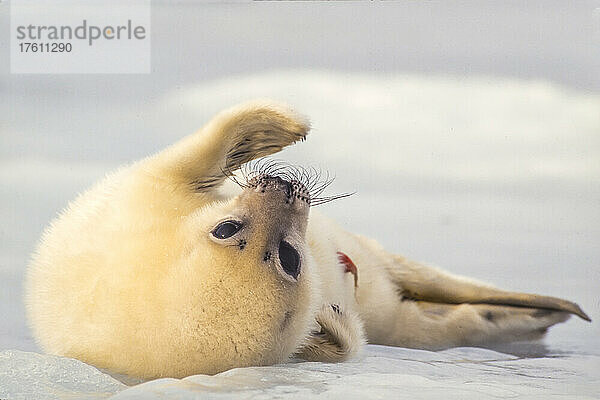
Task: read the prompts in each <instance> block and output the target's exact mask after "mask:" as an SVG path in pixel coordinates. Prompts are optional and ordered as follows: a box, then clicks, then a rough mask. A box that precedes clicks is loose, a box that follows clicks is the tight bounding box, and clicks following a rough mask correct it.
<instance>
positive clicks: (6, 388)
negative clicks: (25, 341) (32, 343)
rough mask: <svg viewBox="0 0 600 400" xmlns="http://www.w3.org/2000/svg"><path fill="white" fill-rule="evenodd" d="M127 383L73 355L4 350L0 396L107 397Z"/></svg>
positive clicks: (0, 363) (0, 370)
mask: <svg viewBox="0 0 600 400" xmlns="http://www.w3.org/2000/svg"><path fill="white" fill-rule="evenodd" d="M125 388H126V386H125V385H124V384H122V383H121V382H119V381H117V380H115V379H114V378H111V377H110V376H109V375H106V374H104V373H102V372H100V371H99V370H98V369H96V368H94V367H92V366H90V365H87V364H84V363H82V362H81V361H78V360H74V359H71V358H65V357H57V356H51V355H45V354H37V353H31V352H24V351H19V350H5V351H2V352H0V399H10V400H13V399H14V400H18V399H23V400H25V399H27V400H29V399H86V400H87V399H89V400H92V399H104V398H107V397H108V396H110V395H112V394H114V393H117V392H119V391H121V390H123V389H125Z"/></svg>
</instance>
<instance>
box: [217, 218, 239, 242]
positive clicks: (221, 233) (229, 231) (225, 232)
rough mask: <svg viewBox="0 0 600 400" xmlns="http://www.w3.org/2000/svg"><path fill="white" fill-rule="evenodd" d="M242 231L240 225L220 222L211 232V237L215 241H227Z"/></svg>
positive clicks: (235, 222)
mask: <svg viewBox="0 0 600 400" xmlns="http://www.w3.org/2000/svg"><path fill="white" fill-rule="evenodd" d="M240 229H242V224H240V223H239V222H237V221H225V222H221V223H220V224H219V225H217V227H216V228H215V229H213V231H212V235H213V236H214V237H216V238H217V239H227V238H230V237H232V236H233V235H235V234H236V233H237V231H239V230H240Z"/></svg>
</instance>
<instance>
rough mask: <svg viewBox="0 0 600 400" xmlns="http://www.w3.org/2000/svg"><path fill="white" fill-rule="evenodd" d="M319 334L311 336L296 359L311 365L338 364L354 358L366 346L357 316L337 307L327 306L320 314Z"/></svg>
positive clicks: (318, 319)
mask: <svg viewBox="0 0 600 400" xmlns="http://www.w3.org/2000/svg"><path fill="white" fill-rule="evenodd" d="M316 319H317V323H318V326H319V330H317V331H314V332H311V334H310V335H309V337H308V338H307V340H306V343H305V344H304V345H303V347H302V348H301V349H300V351H299V352H298V353H297V356H298V357H300V358H303V359H305V360H308V361H322V362H339V361H344V360H347V359H349V358H351V357H352V356H354V355H355V354H356V353H358V351H359V350H360V348H361V347H362V345H363V344H364V343H365V339H364V334H363V327H362V323H361V322H360V319H359V318H358V316H357V315H355V314H354V313H353V312H351V311H349V310H342V308H341V307H340V306H338V305H337V304H331V305H324V306H323V307H322V308H321V310H320V311H319V313H318V314H317V317H316Z"/></svg>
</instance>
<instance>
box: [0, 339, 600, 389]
mask: <svg viewBox="0 0 600 400" xmlns="http://www.w3.org/2000/svg"><path fill="white" fill-rule="evenodd" d="M599 366H600V357H598V356H589V355H569V356H557V355H553V356H548V357H536V358H522V357H518V356H513V355H508V354H503V353H499V352H496V351H492V350H486V349H478V348H456V349H451V350H446V351H441V352H429V351H423V350H411V349H401V348H392V347H385V346H375V345H369V346H367V348H366V350H365V352H364V354H363V355H362V356H361V357H359V358H358V359H356V360H352V361H348V362H345V363H337V364H325V363H317V362H292V363H288V364H284V365H274V366H269V367H250V368H237V369H232V370H229V371H226V372H223V373H221V374H218V375H214V376H209V375H195V376H190V377H187V378H184V379H171V378H164V379H157V380H153V381H149V382H146V383H142V384H139V385H137V386H133V387H127V386H125V385H124V384H122V383H120V382H118V381H116V380H115V379H113V378H112V377H110V376H109V375H106V374H103V373H101V372H100V371H98V370H97V369H95V368H93V367H91V366H88V365H86V364H84V363H82V362H80V361H77V360H72V359H68V358H63V357H55V356H49V355H40V354H36V353H28V352H21V351H4V352H1V353H0V382H2V383H3V384H2V387H1V388H0V398H2V399H15V400H16V399H41V398H43V399H72V398H77V399H106V398H109V399H115V400H126V399H127V400H134V399H140V400H142V399H180V400H187V399H197V398H211V399H249V398H252V399H273V398H280V399H306V398H323V399H387V398H399V397H400V398H437V397H442V396H443V397H444V399H446V400H451V399H464V398H478V399H480V400H483V399H497V398H513V397H518V398H520V399H546V398H549V397H552V398H553V399H571V398H573V397H577V398H578V399H586V398H589V399H593V398H599V397H600V369H599V368H598V367H599Z"/></svg>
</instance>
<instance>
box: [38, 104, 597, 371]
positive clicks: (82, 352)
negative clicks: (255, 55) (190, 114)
mask: <svg viewBox="0 0 600 400" xmlns="http://www.w3.org/2000/svg"><path fill="white" fill-rule="evenodd" d="M308 129H309V125H308V122H307V121H306V120H305V119H304V118H302V117H300V116H298V115H297V114H295V113H294V112H293V111H291V110H290V109H289V108H286V107H284V106H280V105H275V104H272V103H269V102H253V103H249V104H244V105H241V106H238V107H235V108H233V109H231V110H227V111H225V112H223V113H221V114H219V115H218V116H216V117H215V118H214V119H213V120H212V121H211V122H210V123H209V124H207V125H206V126H205V127H204V128H203V129H202V130H200V131H199V132H198V133H196V134H194V135H191V136H189V137H187V138H184V139H182V140H181V141H180V142H178V143H176V144H174V145H173V146H171V147H169V148H167V149H165V150H164V151H162V152H160V153H158V154H156V155H154V156H151V157H148V158H146V159H144V160H141V161H139V162H137V163H135V164H133V165H131V166H128V167H125V168H122V169H121V170H119V171H117V172H115V173H113V174H111V175H109V176H107V177H106V178H105V179H104V180H103V181H101V182H100V183H98V184H97V185H96V186H94V187H93V188H92V189H90V190H89V191H87V192H86V193H84V194H83V195H81V196H80V197H78V198H77V199H76V200H75V201H74V202H72V203H71V204H70V205H69V206H68V207H67V209H66V210H65V211H64V212H63V213H62V214H61V215H60V216H59V217H58V218H57V219H56V220H55V221H54V222H53V223H52V224H51V225H50V227H49V228H48V229H47V230H46V232H45V233H44V235H43V237H42V239H41V242H40V245H39V247H38V249H37V251H36V253H35V255H34V257H33V261H32V263H31V266H30V269H29V271H28V278H27V284H26V303H27V308H28V314H29V320H30V322H31V327H32V329H33V332H34V335H35V337H36V338H37V340H38V341H39V343H40V344H41V346H42V347H43V348H44V349H45V350H46V351H48V352H51V353H54V354H61V355H66V356H71V357H75V358H79V359H81V360H83V361H86V362H88V363H92V364H94V365H97V366H99V367H103V368H107V369H109V370H112V371H114V372H117V373H123V374H128V375H132V376H138V377H144V378H151V377H159V376H173V377H182V376H186V375H190V374H194V373H209V374H210V373H216V372H219V371H223V370H225V369H228V368H232V367H237V366H246V365H264V364H271V363H276V362H281V361H285V360H286V359H287V358H288V357H289V356H290V355H292V354H295V353H297V354H300V355H301V356H304V357H305V358H308V359H320V360H326V361H338V360H343V359H346V358H347V357H349V356H352V355H353V354H355V353H357V352H358V351H359V349H360V347H361V345H362V343H363V342H364V340H365V339H364V336H365V334H366V337H367V339H368V341H369V342H372V343H380V344H390V345H395V346H410V347H422V348H432V349H437V348H444V347H449V346H455V345H468V344H480V343H484V342H487V341H490V340H503V341H506V340H515V339H523V338H532V337H537V336H539V335H541V334H542V333H543V332H544V330H545V329H546V328H547V327H548V326H551V325H553V324H555V323H557V322H561V321H564V320H565V319H566V318H567V317H568V314H567V313H566V312H563V311H547V310H546V311H544V310H540V309H546V308H548V309H554V310H564V311H568V312H572V313H577V314H578V315H580V316H581V315H583V316H585V314H583V312H582V311H581V310H580V309H578V308H576V306H575V305H574V304H572V303H568V302H566V301H563V300H559V299H553V298H546V297H540V296H531V295H522V294H515V293H509V292H503V291H499V290H497V289H493V288H491V287H489V286H486V285H483V284H479V283H477V282H472V281H469V280H467V279H464V278H459V277H455V276H452V275H449V274H447V273H444V272H442V271H440V270H437V269H433V268H430V267H426V266H423V265H420V264H417V263H412V262H410V261H407V260H405V259H404V258H402V257H399V256H395V255H393V254H390V253H387V252H386V251H385V250H384V249H383V248H381V246H379V245H378V244H377V243H376V242H375V241H373V240H371V239H367V238H363V237H361V236H357V235H353V234H350V233H348V232H345V231H343V230H342V229H340V228H339V227H338V226H337V225H336V224H335V223H334V222H332V221H330V220H329V219H327V218H326V217H324V216H322V215H321V214H319V213H318V212H315V211H314V210H312V211H311V216H310V218H309V222H308V227H307V228H306V222H305V220H304V222H302V221H300V220H299V219H294V220H293V221H292V222H290V223H289V225H290V226H291V228H290V229H292V230H293V232H292V233H293V235H292V237H294V238H295V240H296V241H297V243H296V246H297V248H298V249H299V250H300V252H301V254H302V271H301V273H300V276H299V278H298V282H289V281H286V280H284V279H282V275H281V272H280V271H278V270H277V268H266V267H265V264H264V263H261V262H259V261H257V260H260V259H261V257H262V253H261V251H263V247H261V246H263V245H264V244H265V243H266V241H268V240H270V236H269V235H270V234H271V232H273V231H274V229H279V228H278V227H280V225H281V222H280V221H279V217H281V218H282V219H281V221H283V220H284V219H285V216H284V215H280V214H277V212H279V211H277V210H275V211H273V210H270V211H269V213H270V214H267V211H265V210H266V209H267V208H270V206H269V205H268V204H267V205H265V204H263V203H260V204H259V203H253V201H254V200H248V199H247V198H242V197H233V198H224V197H223V196H222V195H221V194H219V193H220V192H219V191H218V188H219V185H220V184H221V183H222V182H223V180H224V179H225V178H224V175H223V171H234V170H235V169H237V168H239V167H240V165H242V164H243V163H245V162H248V161H250V160H252V159H254V158H257V157H261V156H266V155H269V154H272V153H275V152H277V151H279V150H280V149H281V148H283V147H284V146H287V145H289V144H291V143H293V142H295V141H297V140H299V139H302V138H303V137H304V136H305V135H306V133H307V131H308ZM248 210H250V211H251V212H250V211H248ZM241 212H247V213H249V215H250V214H251V217H252V218H253V220H252V221H253V222H255V225H256V227H255V229H254V230H253V231H252V235H251V240H249V244H248V246H247V248H244V250H243V251H242V250H237V249H236V247H235V246H233V247H232V246H219V245H218V244H215V243H214V242H213V241H211V240H210V238H209V235H208V232H210V230H211V229H212V228H213V227H214V226H215V224H216V223H218V222H219V221H220V220H222V219H223V218H225V217H227V216H230V215H237V214H239V213H241ZM273 213H276V214H273ZM273 215H278V216H279V217H277V218H274V217H273ZM286 224H288V223H286ZM286 224H284V225H286ZM296 225H297V226H296ZM286 226H287V225H286ZM304 229H306V234H304ZM338 251H343V252H344V253H345V254H347V255H348V256H349V257H350V258H351V259H352V260H353V261H354V263H355V264H356V265H357V266H358V271H359V274H358V277H359V278H358V287H355V286H354V280H353V276H352V275H351V274H349V273H345V269H344V266H343V265H341V264H340V262H339V260H338V256H337V252H338ZM467 303H489V304H467ZM332 305H335V307H332ZM511 305H512V306H514V305H518V306H521V308H516V307H512V306H511ZM522 306H529V307H530V308H523V307H522ZM531 307H534V308H531ZM535 307H538V308H540V309H536V308H535Z"/></svg>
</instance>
